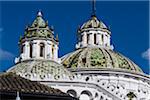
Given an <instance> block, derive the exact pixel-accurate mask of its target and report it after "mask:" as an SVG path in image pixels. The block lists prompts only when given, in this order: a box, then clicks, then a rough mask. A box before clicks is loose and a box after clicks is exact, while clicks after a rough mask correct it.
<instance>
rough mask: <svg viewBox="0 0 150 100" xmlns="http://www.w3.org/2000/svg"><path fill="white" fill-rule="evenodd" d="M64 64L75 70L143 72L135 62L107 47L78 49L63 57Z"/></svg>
mask: <svg viewBox="0 0 150 100" xmlns="http://www.w3.org/2000/svg"><path fill="white" fill-rule="evenodd" d="M62 64H63V65H64V66H65V67H67V68H68V69H71V70H74V71H77V70H92V69H93V70H95V69H98V70H101V69H102V70H103V69H104V70H110V71H111V70H119V71H120V70H121V71H130V72H131V71H132V72H137V73H139V72H141V73H142V70H141V69H140V68H139V67H138V66H137V65H136V64H135V63H134V62H132V61H131V60H129V59H128V58H126V57H124V56H123V55H121V54H120V53H117V52H115V51H113V50H111V49H106V48H96V47H94V48H92V47H87V48H81V49H78V50H76V51H74V52H72V53H70V54H68V55H65V56H64V57H62Z"/></svg>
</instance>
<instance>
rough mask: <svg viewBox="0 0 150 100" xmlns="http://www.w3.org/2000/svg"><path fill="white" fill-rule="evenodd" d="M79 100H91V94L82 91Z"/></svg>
mask: <svg viewBox="0 0 150 100" xmlns="http://www.w3.org/2000/svg"><path fill="white" fill-rule="evenodd" d="M79 100H92V93H91V92H90V91H88V90H85V91H82V92H81V95H80V97H79Z"/></svg>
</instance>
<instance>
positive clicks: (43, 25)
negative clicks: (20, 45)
mask: <svg viewBox="0 0 150 100" xmlns="http://www.w3.org/2000/svg"><path fill="white" fill-rule="evenodd" d="M53 33H54V32H53V29H51V28H49V26H48V21H46V22H45V20H44V19H43V18H42V12H38V14H37V17H36V18H35V20H34V21H33V23H32V25H31V26H27V27H26V29H25V33H24V36H23V38H32V37H38V38H39V37H43V38H54V35H53ZM21 39H22V38H21Z"/></svg>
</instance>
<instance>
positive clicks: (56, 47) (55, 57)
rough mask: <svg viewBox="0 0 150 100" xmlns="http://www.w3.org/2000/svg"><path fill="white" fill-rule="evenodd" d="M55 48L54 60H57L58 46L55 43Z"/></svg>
mask: <svg viewBox="0 0 150 100" xmlns="http://www.w3.org/2000/svg"><path fill="white" fill-rule="evenodd" d="M54 48H55V49H54V60H55V61H57V58H58V46H57V45H55V47H54Z"/></svg>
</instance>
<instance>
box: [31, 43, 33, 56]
mask: <svg viewBox="0 0 150 100" xmlns="http://www.w3.org/2000/svg"><path fill="white" fill-rule="evenodd" d="M32 52H33V49H32V44H31V43H30V57H31V58H32Z"/></svg>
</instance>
